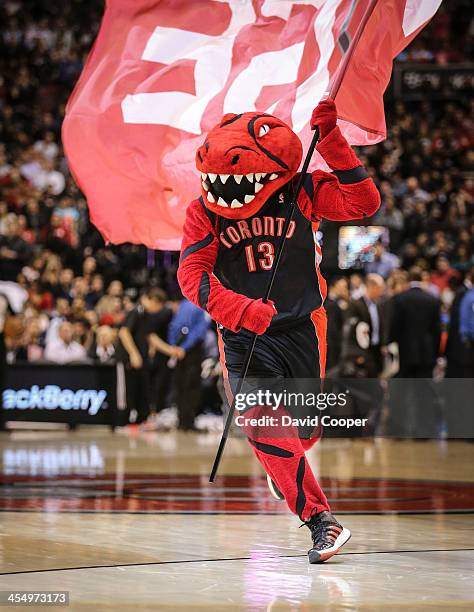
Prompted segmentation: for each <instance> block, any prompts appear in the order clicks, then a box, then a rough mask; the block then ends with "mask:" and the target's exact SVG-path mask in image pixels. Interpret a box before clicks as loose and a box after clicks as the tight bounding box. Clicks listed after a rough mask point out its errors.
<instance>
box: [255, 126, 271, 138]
mask: <svg viewBox="0 0 474 612" xmlns="http://www.w3.org/2000/svg"><path fill="white" fill-rule="evenodd" d="M269 131H270V126H268V125H267V124H266V123H264V124H263V125H262V126H261V127H260V129H259V130H258V135H259V136H265V134H268V132H269Z"/></svg>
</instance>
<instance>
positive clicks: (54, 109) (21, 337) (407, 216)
mask: <svg viewBox="0 0 474 612" xmlns="http://www.w3.org/2000/svg"><path fill="white" fill-rule="evenodd" d="M122 1H123V3H124V4H126V2H125V0H122ZM379 1H382V2H383V1H384V0H379ZM129 2H133V0H129ZM242 3H244V0H242V2H241V4H242ZM158 4H159V3H158ZM168 4H170V5H173V2H171V1H170V2H168ZM178 4H180V3H179V2H178ZM295 4H297V3H295ZM415 4H416V3H415ZM103 9H104V6H103V4H102V2H98V1H92V0H71V1H69V2H65V3H54V2H50V1H46V0H31V1H29V0H5V1H4V2H2V3H1V7H0V24H1V25H0V331H1V336H0V338H1V342H0V387H1V389H2V410H1V413H0V415H1V419H0V426H1V430H2V431H1V432H0V463H1V467H0V604H1V606H0V607H2V606H5V609H9V610H10V609H11V610H13V609H22V610H23V609H26V607H30V606H33V605H34V601H33V603H32V602H31V600H28V599H25V598H23V599H21V592H30V593H38V592H50V593H57V592H64V591H67V592H68V593H69V595H68V602H69V603H68V604H67V605H68V606H69V607H70V609H71V610H90V611H96V610H110V611H115V610H117V611H122V610H123V611H124V612H128V611H131V610H136V611H142V610H168V609H169V610H171V609H183V610H198V609H202V610H217V611H222V610H250V611H270V610H272V611H276V610H376V611H378V610H382V609H386V610H399V609H400V610H402V609H403V610H415V609H416V610H432V609H433V610H435V609H436V610H438V609H439V610H454V609H464V608H465V609H469V610H472V609H473V608H474V590H473V584H474V575H473V567H474V526H473V525H474V524H473V517H474V472H473V465H474V444H473V440H474V399H473V398H474V289H473V286H474V99H473V97H472V89H473V83H474V71H473V67H474V64H473V61H474V60H473V43H474V18H473V12H472V2H471V1H469V0H445V1H444V2H443V3H442V4H441V6H440V8H439V9H438V11H437V13H436V15H435V16H434V18H433V19H432V21H431V22H430V23H429V24H428V25H427V26H426V28H425V29H423V30H422V31H421V33H420V34H419V35H418V36H417V37H416V38H415V39H414V41H413V42H412V43H411V44H410V45H409V46H408V47H406V48H405V49H404V50H403V51H402V52H401V53H400V55H399V56H398V57H397V58H396V59H395V61H394V67H393V72H392V78H391V81H390V84H389V86H388V88H387V90H386V92H385V97H384V103H385V116H386V122H387V139H386V140H384V141H383V142H381V143H379V144H376V145H370V146H364V147H357V148H356V150H357V154H358V156H359V158H360V159H361V160H362V162H363V163H364V165H365V167H366V168H367V170H368V172H369V174H370V176H371V177H373V179H374V181H375V183H376V185H377V188H378V190H379V192H380V194H381V207H380V209H379V210H378V211H377V213H376V214H375V215H374V216H373V217H371V218H370V219H366V220H363V221H361V222H345V223H335V222H323V223H322V224H321V225H320V227H319V229H318V235H317V239H318V243H319V244H320V245H321V247H322V251H323V259H322V262H321V270H322V273H323V274H324V276H325V278H326V280H327V283H328V294H327V298H326V302H325V308H326V311H327V315H328V328H327V342H328V350H327V364H326V377H327V383H325V385H326V384H327V385H328V387H327V389H329V390H330V389H335V390H339V391H341V390H342V391H344V392H345V393H347V394H348V396H349V397H350V398H351V399H350V401H349V403H348V405H347V406H346V408H345V411H343V412H341V413H340V414H339V415H336V416H339V417H340V419H339V420H338V422H337V426H336V425H334V426H329V427H326V428H325V431H324V436H323V439H322V440H320V441H319V442H318V443H317V444H316V445H315V446H314V447H313V448H312V449H311V450H310V451H309V452H308V453H307V458H308V461H309V464H310V465H311V467H312V469H313V471H314V473H315V474H316V476H317V477H318V479H319V480H320V482H321V484H322V486H323V488H324V490H325V493H326V495H327V497H328V499H329V500H330V502H331V506H332V510H333V512H334V513H335V515H336V516H338V517H339V518H340V519H341V520H343V521H344V525H345V526H347V527H348V528H350V530H351V532H352V539H351V540H350V542H349V543H348V544H347V545H346V546H345V548H344V549H343V550H342V551H341V552H340V554H339V555H338V556H336V557H334V558H333V559H331V560H330V561H329V562H328V563H326V564H324V565H308V562H307V558H306V550H307V549H308V547H309V545H310V542H309V540H308V537H309V536H308V531H307V530H306V529H303V528H302V529H298V527H299V525H300V523H301V522H300V521H299V520H298V518H297V517H295V516H292V515H290V514H289V512H288V509H287V507H286V504H285V502H284V501H283V502H282V501H278V500H276V499H274V498H273V497H272V496H271V495H270V492H269V490H268V487H267V479H266V475H265V473H264V472H263V470H262V468H261V466H260V465H259V463H258V462H257V461H256V459H255V457H254V455H253V453H252V452H251V449H250V448H249V445H248V444H247V441H246V440H245V439H244V437H243V435H242V434H241V433H239V431H238V428H233V432H232V435H231V437H230V439H229V441H228V444H227V447H226V450H225V454H224V458H223V461H222V464H221V466H220V471H219V473H218V476H217V479H216V482H215V484H210V483H209V482H208V480H209V472H210V469H211V466H212V462H213V460H214V456H215V452H216V448H217V445H218V443H219V440H220V436H221V432H222V427H223V416H225V415H226V414H227V411H228V404H227V401H226V399H225V389H224V384H223V380H222V368H221V365H220V361H219V350H218V335H217V334H216V329H215V325H214V324H213V323H212V322H211V321H210V320H208V319H206V325H205V327H204V330H203V329H201V328H200V329H195V330H193V329H191V330H188V331H189V332H190V333H195V334H198V335H199V343H200V348H201V352H200V357H201V359H200V363H199V364H198V366H199V367H198V369H197V372H198V373H197V377H196V374H195V372H194V374H193V375H192V376H193V377H194V378H192V377H191V374H190V373H189V372H186V371H185V372H184V373H183V371H182V369H183V368H182V366H181V367H180V365H179V364H180V359H181V357H182V356H181V355H180V353H179V350H178V351H177V352H175V353H171V356H170V354H168V355H164V354H163V353H162V352H160V347H161V346H162V344H163V343H166V342H168V341H169V342H170V343H171V344H172V345H174V344H175V343H174V342H173V341H172V340H173V332H172V329H173V319H174V320H175V321H176V320H177V317H178V313H179V308H180V304H181V300H182V299H183V298H182V295H181V294H180V290H179V285H178V282H177V276H176V275H177V268H178V261H179V252H178V251H165V250H153V249H149V248H147V247H145V246H143V245H138V244H131V243H125V244H120V245H114V244H110V243H106V242H105V241H104V239H103V237H102V236H101V234H100V233H99V231H98V230H97V229H96V227H95V226H94V225H93V224H92V223H91V221H90V219H89V209H88V206H87V203H86V199H85V196H84V195H83V193H82V192H81V190H80V189H79V187H78V186H77V185H76V183H75V181H74V179H73V177H72V175H71V172H70V170H69V165H68V162H67V160H66V157H65V154H64V150H63V144H62V140H61V126H62V122H63V119H64V114H65V107H66V103H67V101H68V99H69V97H70V95H71V92H72V89H73V87H74V85H75V83H76V82H77V80H78V78H79V76H80V74H81V71H82V69H83V67H84V63H85V60H86V58H87V55H88V53H89V51H90V49H91V46H92V45H93V42H94V39H95V37H96V35H97V33H98V30H99V26H100V23H101V18H102V13H103ZM176 10H177V9H176ZM361 87H363V83H361ZM336 102H337V98H336ZM84 138H86V135H84ZM196 180H197V179H196ZM414 288H416V290H417V291H423V295H425V296H430V299H429V300H428V298H426V300H427V302H423V303H422V304H421V305H420V306H413V305H412V307H413V308H414V309H415V311H416V314H415V312H414V311H413V310H410V305H408V306H407V302H409V299H408V298H409V295H411V294H410V292H412V291H413V290H414ZM428 302H429V304H430V306H429V307H428V306H426V308H427V310H426V312H425V311H423V308H424V305H423V304H425V303H426V304H427V303H428ZM369 307H370V310H369ZM419 309H421V310H419ZM433 309H434V312H435V316H434V318H433V315H432V313H433ZM374 313H375V314H374ZM429 317H432V318H431V319H430V321H431V323H429V324H428V325H424V323H423V322H426V320H427V319H428V318H429ZM415 321H417V322H415ZM374 327H376V329H377V331H376V332H375V331H374ZM188 331H187V332H186V333H188ZM407 338H409V341H408V343H407ZM167 346H168V345H167ZM420 346H421V347H423V348H422V351H421V355H422V356H421V357H420V358H419V359H418V361H416V359H415V358H413V359H412V357H413V355H414V353H415V352H416V350H417V349H416V348H415V347H420ZM410 347H412V348H410ZM430 347H435V348H434V349H433V350H434V353H433V354H432V355H431V357H429V356H428V353H429V351H430V350H431V349H430ZM172 348H173V347H172ZM174 348H175V347H174ZM407 364H408V365H407ZM192 367H193V368H194V371H195V370H196V368H195V364H193V366H192ZM189 368H190V369H191V366H189ZM199 372H200V374H199ZM190 384H191V386H190ZM325 388H326V387H325ZM196 398H197V399H196ZM191 404H192V405H196V410H193V412H192V413H190V409H189V406H190V405H191ZM347 419H365V421H364V424H363V426H360V427H358V428H357V427H349V428H347V427H346V426H345V424H346V420H347ZM10 593H20V595H19V596H18V599H16V600H14V599H8V594H10ZM28 602H30V603H28ZM45 602H46V603H45ZM27 604H28V605H27ZM36 605H38V601H37V602H36ZM65 605H66V603H64V602H63V603H61V601H60V600H58V601H56V603H53V601H52V600H51V599H46V600H43V605H42V607H43V608H45V609H48V610H49V609H51V610H53V609H56V608H57V607H62V606H65Z"/></svg>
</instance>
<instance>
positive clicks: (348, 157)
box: [310, 127, 380, 221]
mask: <svg viewBox="0 0 474 612" xmlns="http://www.w3.org/2000/svg"><path fill="white" fill-rule="evenodd" d="M317 150H318V152H319V153H320V154H321V155H322V157H323V158H324V160H325V162H326V163H327V164H328V166H329V167H330V168H331V170H332V173H329V172H322V171H321V170H317V171H316V172H313V173H312V178H313V186H314V197H313V206H312V210H311V211H310V214H311V218H312V220H314V221H317V220H320V219H329V220H330V221H348V220H350V219H362V218H363V217H370V216H372V215H373V214H374V213H375V212H376V211H377V209H378V208H379V206H380V195H379V192H378V190H377V187H376V186H375V184H374V182H373V180H372V179H371V178H369V175H368V173H367V171H366V169H365V168H364V166H363V165H362V163H361V161H360V160H359V159H358V158H357V156H356V154H355V153H354V151H353V150H352V148H351V147H350V145H349V143H348V142H347V140H346V139H345V138H344V136H343V135H342V134H341V131H340V130H339V127H335V128H334V129H332V130H331V131H330V132H329V134H328V135H327V136H326V137H325V138H323V140H321V142H320V143H319V144H318V146H317Z"/></svg>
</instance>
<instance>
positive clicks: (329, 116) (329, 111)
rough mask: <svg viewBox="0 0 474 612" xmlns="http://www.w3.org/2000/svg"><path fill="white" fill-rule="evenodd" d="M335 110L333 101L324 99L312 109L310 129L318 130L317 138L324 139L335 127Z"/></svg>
mask: <svg viewBox="0 0 474 612" xmlns="http://www.w3.org/2000/svg"><path fill="white" fill-rule="evenodd" d="M336 121H337V110H336V105H335V104H334V100H331V98H326V99H325V100H322V101H321V102H320V103H319V104H318V106H317V107H316V108H315V109H314V111H313V114H312V115H311V129H312V130H315V129H316V128H317V127H318V128H319V138H320V140H322V139H323V138H326V136H327V135H328V134H329V132H330V131H331V130H333V129H334V128H335V127H336Z"/></svg>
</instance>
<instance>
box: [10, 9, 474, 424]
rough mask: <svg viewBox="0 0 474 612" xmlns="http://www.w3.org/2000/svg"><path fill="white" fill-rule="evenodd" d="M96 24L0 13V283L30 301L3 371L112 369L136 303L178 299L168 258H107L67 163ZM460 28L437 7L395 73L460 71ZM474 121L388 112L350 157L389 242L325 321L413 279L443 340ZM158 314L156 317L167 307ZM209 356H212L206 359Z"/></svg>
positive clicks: (461, 261)
mask: <svg viewBox="0 0 474 612" xmlns="http://www.w3.org/2000/svg"><path fill="white" fill-rule="evenodd" d="M101 11H102V6H101V3H98V2H94V1H92V0H71V2H68V3H66V4H64V5H56V6H53V5H52V4H51V3H50V2H46V1H45V0H44V1H41V0H34V1H33V0H7V1H6V2H4V3H2V6H1V8H0V18H1V21H2V31H1V33H0V280H1V281H10V282H14V283H16V284H17V286H18V287H19V289H20V291H23V292H24V297H25V299H24V305H23V307H22V309H21V312H20V313H19V315H18V317H17V319H18V320H17V324H16V325H11V326H10V330H9V334H8V338H7V342H8V346H7V348H8V355H9V359H10V361H14V360H28V361H35V360H38V359H52V360H55V361H61V362H67V361H72V360H74V361H76V360H83V359H87V358H89V359H90V358H93V359H98V360H99V361H108V360H110V359H113V358H114V354H115V351H116V350H117V346H118V345H119V344H120V346H121V347H122V348H123V345H124V344H127V340H126V339H125V340H124V337H123V336H124V332H122V331H121V330H123V329H124V328H127V321H130V317H132V316H135V314H134V313H136V312H137V309H140V308H143V303H142V300H143V298H142V300H140V298H139V296H140V295H141V294H142V293H143V292H144V293H145V298H144V299H145V301H146V299H148V298H147V297H146V296H147V295H148V296H149V293H147V291H148V289H147V288H149V287H155V288H156V287H160V288H162V289H163V290H164V291H166V292H167V294H168V297H170V298H172V301H171V302H170V308H171V310H170V312H171V311H172V306H173V303H176V300H177V299H178V297H177V296H178V287H177V283H176V268H177V254H176V253H172V252H156V253H149V252H147V251H146V249H145V248H144V247H142V246H136V245H122V246H110V245H108V246H107V245H105V244H104V242H103V240H102V238H101V237H100V235H99V234H98V232H97V231H96V230H95V228H94V227H93V226H92V225H91V224H90V221H89V218H88V212H87V205H86V202H85V200H84V197H83V195H82V194H81V192H80V191H79V189H78V188H77V186H76V185H75V183H74V181H73V179H72V177H71V175H70V174H69V171H68V166H67V162H66V160H65V157H64V152H63V149H62V145H61V138H60V130H61V122H62V119H63V116H64V108H65V103H66V101H67V98H68V96H69V94H70V92H71V89H72V87H73V85H74V83H75V81H76V79H77V77H78V75H79V74H80V71H81V68H82V65H83V62H84V59H85V57H86V54H87V52H88V51H89V49H90V46H91V43H92V41H93V39H94V36H95V34H96V31H97V28H98V24H99V23H100V16H101ZM469 15H470V3H469V2H467V1H466V0H453V1H452V2H450V3H449V6H448V3H445V4H443V5H442V6H441V8H440V11H439V13H438V15H437V16H436V17H435V19H434V20H433V22H432V24H431V25H430V26H429V27H428V28H426V30H425V31H424V32H423V33H422V34H421V35H420V36H419V37H417V38H416V40H415V42H414V43H413V44H412V45H411V46H410V47H409V48H408V49H407V50H406V51H405V52H403V53H402V54H401V56H400V57H399V58H398V61H403V62H406V61H416V62H434V63H437V64H446V63H450V62H465V61H468V60H469V59H470V57H471V52H472V41H473V26H472V22H470V21H469ZM473 117H474V101H473V100H471V102H470V103H469V101H468V100H462V99H459V100H443V101H439V100H438V101H429V100H426V101H422V102H415V101H413V102H404V101H402V100H397V101H394V102H388V103H387V119H388V126H389V130H388V138H387V140H385V142H383V143H381V144H380V145H377V146H371V147H365V148H361V149H359V151H358V153H359V155H360V157H361V158H362V160H363V161H364V163H365V164H366V166H367V167H368V169H369V171H370V172H371V174H372V175H373V176H374V178H375V180H376V182H377V184H378V186H379V189H380V192H381V195H382V206H381V208H380V211H379V212H378V213H377V215H376V217H375V219H374V220H371V222H372V223H376V224H380V225H383V226H385V227H387V228H388V230H389V234H390V240H389V243H388V245H389V246H388V247H387V246H386V245H384V244H383V243H382V242H380V243H379V244H377V245H376V247H375V253H374V260H373V261H372V262H371V263H370V264H368V266H367V269H365V270H362V271H361V275H353V276H352V277H351V278H350V279H341V278H336V280H334V281H333V282H332V284H331V289H330V300H329V302H328V308H329V311H330V320H331V318H332V317H334V318H333V321H336V320H338V319H337V317H340V316H342V315H341V313H340V312H338V309H340V310H341V312H342V311H344V310H345V308H346V306H348V305H349V302H350V299H351V296H352V298H353V299H356V298H358V297H361V296H362V294H363V293H364V288H365V285H366V281H365V280H364V275H365V274H366V273H369V274H372V275H374V276H372V280H374V279H375V278H381V279H382V282H383V290H382V292H381V295H380V298H383V297H385V298H387V297H390V296H393V295H395V294H397V293H399V292H400V291H402V290H404V289H406V288H407V287H408V285H409V283H410V279H409V278H408V276H407V275H408V274H409V275H410V278H411V279H412V281H411V282H419V283H420V284H421V285H422V286H423V287H424V289H426V291H427V292H429V293H430V294H431V295H434V296H436V297H437V298H439V299H440V302H441V311H442V323H443V324H444V328H443V329H444V330H447V329H448V328H449V320H450V319H449V317H450V315H451V314H452V305H453V302H455V299H456V296H457V292H458V291H459V289H460V288H462V287H465V286H466V282H467V283H469V282H470V276H469V274H470V272H469V271H470V269H471V268H472V266H473V264H474V205H473V198H474V147H473V145H474V122H473ZM326 272H327V273H329V275H330V277H331V276H332V277H334V276H335V275H337V271H336V270H327V271H326ZM418 277H419V281H418V280H417V281H413V279H414V278H416V279H418ZM368 284H370V282H369V283H368ZM376 284H377V283H376ZM378 284H379V286H380V283H378ZM155 297H156V296H155ZM153 299H154V298H152V301H153ZM160 300H161V302H160V303H162V305H164V303H165V302H166V298H165V297H163V294H161V297H160V298H159V300H158V301H160ZM333 302H335V303H336V302H337V308H335V307H334V304H333ZM145 309H146V307H145ZM172 314H173V313H171V315H170V317H169V320H168V324H169V322H170V321H172ZM174 314H176V313H174ZM160 325H162V323H160ZM128 327H129V328H130V326H128ZM165 327H166V326H165ZM160 329H161V336H160V335H159V334H158V336H157V337H158V338H159V339H161V340H163V341H164V342H165V343H166V344H167V347H168V348H166V350H164V351H162V349H163V345H161V349H160V348H159V347H158V345H156V344H155V345H154V346H152V347H148V346H147V355H148V348H149V349H150V353H149V354H150V355H151V357H150V358H154V355H155V353H156V352H158V353H160V350H161V351H162V352H161V354H166V360H164V361H163V360H161V361H160V367H162V368H167V363H168V361H167V360H168V358H169V359H171V361H173V360H174V362H177V361H180V359H183V358H184V355H183V354H182V353H180V351H179V350H176V347H174V348H173V342H171V341H170V337H169V336H168V335H167V334H168V332H167V331H166V329H165V330H164V328H163V327H161V328H160ZM163 330H164V331H163ZM339 331H340V330H336V331H335V332H334V333H335V335H337V333H338V332H339ZM203 339H204V336H203ZM168 341H170V344H168ZM206 342H208V340H206ZM209 342H210V343H211V344H212V338H211V340H210V341H209ZM332 342H336V340H334V338H331V336H330V343H332ZM341 342H342V340H341ZM170 347H171V348H170ZM214 349H215V347H214ZM214 349H209V351H208V354H212V355H213V357H215V350H214ZM343 350H344V348H343V347H342V345H341V344H340V343H339V340H337V343H336V344H330V356H329V359H330V363H329V366H330V367H332V365H336V362H338V360H339V359H340V355H341V351H343ZM166 351H168V353H166ZM133 352H134V351H133V350H132V351H131V352H130V351H128V354H129V358H130V359H129V361H130V363H131V364H132V366H133V361H134V360H135V361H136V363H138V362H139V361H140V359H138V357H137V355H133ZM139 352H140V351H139ZM334 355H336V356H337V357H336V358H335V359H336V362H334V363H331V359H333V358H334ZM143 356H144V355H143V354H142V358H143ZM142 365H143V364H142ZM140 367H141V366H140ZM147 384H150V385H153V384H155V385H156V384H164V383H163V381H161V382H157V381H156V380H155V381H154V382H153V381H151V382H150V381H148V382H147ZM139 387H140V384H139ZM160 389H161V387H160ZM160 393H161V391H160ZM193 401H194V400H193ZM152 407H153V406H152ZM162 407H163V406H158V407H156V406H155V408H156V409H160V408H162ZM188 426H189V423H188V422H187V421H186V427H188Z"/></svg>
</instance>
